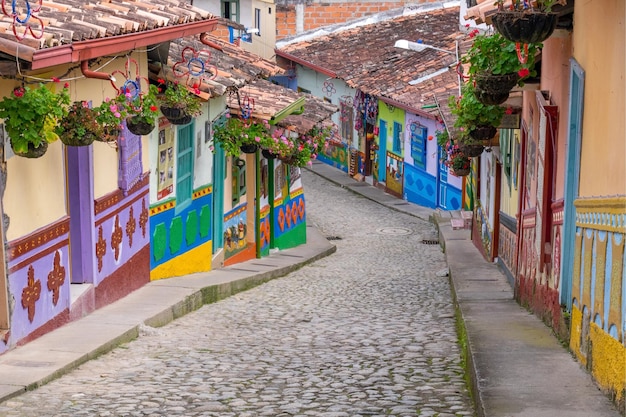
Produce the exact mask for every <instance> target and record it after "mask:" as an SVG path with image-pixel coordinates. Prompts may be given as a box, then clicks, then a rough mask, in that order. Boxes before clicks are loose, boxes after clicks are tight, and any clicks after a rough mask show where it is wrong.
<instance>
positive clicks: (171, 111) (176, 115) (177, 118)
mask: <svg viewBox="0 0 626 417" xmlns="http://www.w3.org/2000/svg"><path fill="white" fill-rule="evenodd" d="M160 108H161V113H162V114H163V116H165V117H166V118H167V120H169V122H170V123H171V124H173V125H186V124H188V123H191V119H192V117H191V115H190V114H187V113H186V112H185V110H184V109H181V108H179V107H167V106H161V107H160Z"/></svg>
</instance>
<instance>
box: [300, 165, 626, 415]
mask: <svg viewBox="0 0 626 417" xmlns="http://www.w3.org/2000/svg"><path fill="white" fill-rule="evenodd" d="M309 170H310V171H311V172H314V173H316V174H317V175H320V176H322V177H324V178H326V179H328V180H329V181H332V182H333V183H335V184H337V185H340V186H342V187H344V188H347V189H350V190H352V191H353V192H355V193H358V194H360V195H362V196H364V197H366V198H369V199H371V200H373V201H376V202H378V203H380V204H383V205H385V206H387V207H389V208H391V209H393V210H397V211H400V212H403V213H406V214H409V215H412V216H416V217H419V218H422V219H424V220H430V221H433V222H435V223H436V224H437V226H438V229H439V241H440V244H441V246H442V247H443V248H444V251H445V254H446V260H447V262H448V267H449V273H450V280H451V284H452V287H453V292H454V294H455V297H456V302H457V305H458V308H459V311H460V314H461V317H462V319H463V323H464V327H465V332H466V338H467V357H468V367H469V374H470V379H471V384H472V392H473V396H474V402H475V405H476V411H477V414H478V416H479V417H483V416H487V417H522V416H523V417H618V416H619V415H620V413H619V412H618V411H617V409H616V407H615V406H614V405H613V403H611V401H609V399H608V398H607V397H606V396H605V395H604V394H603V393H602V392H600V390H599V389H598V387H597V385H596V384H595V383H594V382H593V380H592V378H591V376H590V375H589V373H588V372H587V371H586V370H585V369H583V368H582V367H581V366H580V364H579V363H578V362H576V361H575V360H574V359H573V357H572V355H571V354H570V353H569V352H568V351H567V350H566V349H565V348H564V347H562V346H561V345H560V344H559V342H558V341H557V339H556V337H555V336H554V335H553V333H552V331H551V330H550V329H549V328H548V327H547V326H546V325H544V324H543V322H541V320H539V319H538V318H537V317H536V316H534V315H532V314H531V313H529V312H528V311H527V310H525V309H523V308H522V307H520V305H519V304H518V303H517V302H516V301H515V300H514V299H513V289H512V288H511V285H510V284H509V282H508V280H507V279H506V277H505V275H504V274H503V273H502V272H501V271H500V269H499V268H498V267H497V266H496V265H494V264H491V263H488V262H487V261H486V260H485V259H484V258H483V256H482V255H481V254H480V252H479V251H478V249H477V248H476V247H475V246H474V244H473V242H472V240H471V235H470V231H469V230H467V229H456V230H455V229H453V228H452V225H451V220H452V216H453V214H452V213H450V212H443V211H437V210H431V209H427V208H424V207H420V206H417V205H415V204H412V203H408V202H406V201H403V200H399V199H397V198H395V197H393V196H391V195H389V194H387V193H385V192H384V191H383V190H380V189H378V188H376V187H373V186H371V185H369V184H366V183H364V182H357V181H355V180H354V179H352V178H350V177H348V175H347V174H346V173H345V172H343V171H340V170H338V169H335V168H333V167H331V166H329V165H326V164H323V163H321V162H316V163H314V164H313V166H312V167H311V168H310V169H309Z"/></svg>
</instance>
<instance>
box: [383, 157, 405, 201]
mask: <svg viewBox="0 0 626 417" xmlns="http://www.w3.org/2000/svg"><path fill="white" fill-rule="evenodd" d="M386 164H387V182H386V191H388V192H389V193H391V194H394V195H396V196H398V197H402V191H403V190H402V187H403V184H404V161H403V158H402V157H401V156H398V155H395V154H393V153H391V152H387V163H386Z"/></svg>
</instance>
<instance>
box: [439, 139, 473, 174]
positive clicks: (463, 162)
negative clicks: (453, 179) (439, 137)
mask: <svg viewBox="0 0 626 417" xmlns="http://www.w3.org/2000/svg"><path fill="white" fill-rule="evenodd" d="M443 163H444V165H445V166H447V167H448V168H450V170H451V171H452V173H453V174H454V175H456V176H457V177H464V176H466V175H469V173H470V166H471V163H472V161H471V159H470V158H469V157H468V156H467V155H466V154H464V153H463V152H462V151H461V149H460V148H459V146H458V145H450V146H448V148H447V149H446V158H445V160H444V161H443Z"/></svg>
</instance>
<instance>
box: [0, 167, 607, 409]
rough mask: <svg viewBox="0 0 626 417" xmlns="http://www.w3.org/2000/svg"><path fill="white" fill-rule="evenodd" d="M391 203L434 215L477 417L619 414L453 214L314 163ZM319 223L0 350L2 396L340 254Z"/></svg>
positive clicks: (329, 176) (342, 182) (159, 283)
mask: <svg viewBox="0 0 626 417" xmlns="http://www.w3.org/2000/svg"><path fill="white" fill-rule="evenodd" d="M309 170H310V171H311V172H313V173H315V174H317V175H320V176H322V177H324V178H327V179H328V180H330V181H332V182H334V183H335V184H338V185H340V186H342V187H345V188H348V189H350V190H352V191H354V192H355V193H358V194H360V195H362V196H364V197H366V198H369V199H371V200H373V201H376V202H378V203H380V204H383V205H385V206H386V207H389V208H391V209H394V210H397V211H400V212H403V213H406V214H409V215H412V216H416V217H419V218H421V219H423V220H425V221H431V220H433V219H434V220H435V221H436V222H437V224H438V227H439V240H440V242H441V244H442V245H443V246H444V247H445V252H446V257H447V261H448V265H449V268H450V276H451V281H452V284H453V290H454V292H455V294H456V299H457V303H458V307H459V310H460V312H461V314H462V317H463V321H464V324H465V329H466V333H467V341H468V357H469V359H468V362H469V367H470V374H471V377H472V384H473V387H472V389H473V392H474V398H475V402H476V408H477V410H478V415H479V416H481V417H482V416H490V417H491V416H493V417H504V416H507V417H508V416H528V417H531V416H532V417H570V416H580V417H583V416H584V417H596V416H597V417H613V416H615V417H618V416H619V413H618V412H617V410H616V409H615V407H614V406H613V405H612V403H611V402H610V401H609V400H608V399H607V398H606V397H605V396H604V395H603V394H602V393H600V391H599V390H598V388H597V387H596V385H595V384H594V382H593V381H592V380H591V377H590V376H589V374H588V373H587V372H586V371H585V370H584V369H582V368H581V367H580V366H579V364H578V363H577V362H575V361H574V360H573V359H572V357H571V355H570V354H569V353H568V352H567V351H566V350H565V349H564V348H563V347H561V346H560V345H559V344H558V342H557V340H556V339H555V338H554V336H553V335H552V333H551V332H550V329H548V328H547V327H546V326H545V325H544V324H543V323H542V322H541V321H539V320H538V319H537V318H536V317H535V316H533V315H531V314H529V313H528V312H527V311H526V310H524V309H522V308H521V307H519V305H518V304H517V303H516V302H515V301H514V300H513V293H512V290H511V287H510V285H509V283H508V281H507V280H506V278H505V277H504V275H503V274H502V273H501V272H500V271H499V270H498V268H497V267H496V266H495V265H493V264H489V263H487V262H486V261H485V260H484V259H483V257H482V256H481V255H480V253H479V252H478V250H477V249H476V248H475V247H474V245H473V243H472V242H471V240H470V235H469V231H468V230H453V229H452V227H451V225H450V220H451V217H450V214H449V213H443V212H438V211H434V210H431V209H427V208H424V207H420V206H417V205H415V204H411V203H407V202H406V201H403V200H399V199H397V198H395V197H393V196H391V195H388V194H386V193H385V192H383V191H382V190H380V189H378V188H375V187H372V186H370V185H368V184H366V183H364V182H357V181H355V180H353V179H352V178H350V177H348V175H347V174H346V173H344V172H342V171H340V170H337V169H335V168H333V167H330V166H328V165H325V164H322V163H319V162H316V163H314V164H313V166H312V167H311V168H310V169H309ZM335 249H336V248H335V246H334V245H332V244H331V243H329V242H328V241H327V240H326V239H325V237H324V236H322V235H321V234H320V233H319V232H318V231H317V230H316V229H315V228H312V227H308V228H307V244H306V245H302V246H300V247H297V248H293V249H289V250H284V251H280V252H277V253H273V254H272V255H270V256H269V257H267V258H263V259H254V260H250V261H247V262H243V263H240V264H237V265H234V266H231V267H227V268H223V269H219V270H214V271H211V272H209V273H205V274H194V275H189V276H184V277H180V278H170V279H166V280H160V281H153V282H150V283H149V284H147V285H145V286H144V287H142V288H140V289H138V290H137V291H134V292H133V293H131V294H130V295H128V296H126V297H124V298H123V299H121V300H119V301H117V302H115V303H113V304H111V305H109V306H107V307H104V308H102V309H99V310H96V311H95V312H93V313H91V314H90V315H88V316H86V317H84V318H82V319H80V320H77V321H74V322H71V323H69V324H67V325H65V326H63V327H61V328H59V329H57V330H55V331H52V332H50V333H48V334H46V335H44V336H42V337H40V338H38V339H36V340H34V341H32V342H30V343H28V344H26V345H24V346H20V347H17V348H15V349H13V350H11V351H9V352H7V353H5V354H4V355H2V356H0V402H1V401H4V400H7V399H9V398H11V397H13V396H16V395H19V394H20V393H23V392H24V391H25V390H27V389H33V388H35V387H37V386H40V385H42V384H45V383H47V382H49V381H51V380H53V379H55V378H57V377H59V376H60V375H62V374H64V373H66V372H68V371H70V370H72V369H73V368H75V367H77V366H78V365H80V364H81V363H84V362H86V361H88V360H90V359H93V358H95V357H97V356H99V355H101V354H102V353H105V352H107V351H109V350H111V349H113V348H115V347H116V346H118V345H119V344H121V343H125V342H128V341H130V340H132V339H134V338H136V337H137V336H138V335H139V332H140V329H141V327H142V326H144V325H148V326H162V325H164V324H166V323H168V322H170V321H172V320H174V319H175V318H177V317H180V316H182V315H184V314H187V313H189V312H191V311H193V310H195V309H198V308H200V307H201V306H202V305H203V304H206V303H210V302H215V301H217V300H220V299H223V298H226V297H229V296H231V295H233V294H235V293H237V292H239V291H244V290H246V289H249V288H251V287H253V286H255V285H258V284H261V283H263V282H266V281H268V280H270V279H273V278H276V277H280V276H283V275H286V274H288V273H289V272H291V271H293V270H296V269H298V268H300V267H302V266H303V265H306V264H307V263H310V262H313V261H315V260H317V259H319V258H321V257H324V256H327V255H329V254H331V253H333V252H334V251H335Z"/></svg>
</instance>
